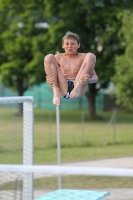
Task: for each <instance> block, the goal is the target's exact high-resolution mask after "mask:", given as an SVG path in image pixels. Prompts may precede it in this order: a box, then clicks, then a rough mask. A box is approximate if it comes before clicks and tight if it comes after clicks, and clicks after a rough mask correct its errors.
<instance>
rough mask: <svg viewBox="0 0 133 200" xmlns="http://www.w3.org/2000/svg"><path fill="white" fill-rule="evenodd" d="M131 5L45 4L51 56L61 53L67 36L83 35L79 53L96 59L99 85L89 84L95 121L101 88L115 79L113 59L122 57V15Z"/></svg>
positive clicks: (116, 0)
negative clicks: (69, 32)
mask: <svg viewBox="0 0 133 200" xmlns="http://www.w3.org/2000/svg"><path fill="white" fill-rule="evenodd" d="M131 4H132V2H131V1H124V0H123V1H121V0H108V1H105V0H101V1H99V0H70V1H69V0H68V1H60V0H56V1H55V0H51V1H48V0H45V13H46V16H47V18H48V21H49V25H50V26H49V29H48V35H49V44H50V46H51V49H50V52H49V53H55V52H56V51H59V52H61V51H62V49H61V38H62V37H63V36H64V34H65V32H67V31H68V30H69V31H72V32H76V33H78V34H79V35H80V38H81V48H80V52H92V53H94V54H95V55H96V57H97V63H96V72H97V74H98V76H99V82H98V84H89V93H88V94H87V98H88V102H89V109H88V110H89V113H88V116H89V117H90V118H95V117H96V109H95V99H96V95H97V93H98V91H99V89H101V88H106V87H107V86H108V83H109V82H110V79H111V77H112V76H113V75H114V57H115V55H116V54H118V55H119V54H121V53H123V49H122V48H121V46H120V44H119V39H118V37H117V32H118V30H119V28H120V27H121V19H120V18H119V19H118V18H117V15H118V13H119V12H121V11H122V10H123V9H124V8H126V9H127V8H128V7H130V6H131Z"/></svg>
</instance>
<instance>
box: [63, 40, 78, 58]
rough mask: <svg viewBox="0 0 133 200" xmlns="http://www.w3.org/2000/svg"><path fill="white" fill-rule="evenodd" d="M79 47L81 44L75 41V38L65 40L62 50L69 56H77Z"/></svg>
mask: <svg viewBox="0 0 133 200" xmlns="http://www.w3.org/2000/svg"><path fill="white" fill-rule="evenodd" d="M79 47H80V44H78V42H77V40H75V39H74V38H69V39H64V42H63V44H62V48H63V49H64V51H65V53H66V54H68V55H73V54H75V53H76V52H77V49H78V48H79Z"/></svg>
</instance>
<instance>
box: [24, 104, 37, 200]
mask: <svg viewBox="0 0 133 200" xmlns="http://www.w3.org/2000/svg"><path fill="white" fill-rule="evenodd" d="M33 110H34V109H33V102H31V101H28V102H24V103H23V137H24V139H23V165H33V142H34V141H33V137H34V131H33V116H34V114H33V113H34V111H33ZM33 199H34V194H33V174H32V173H24V175H23V200H33Z"/></svg>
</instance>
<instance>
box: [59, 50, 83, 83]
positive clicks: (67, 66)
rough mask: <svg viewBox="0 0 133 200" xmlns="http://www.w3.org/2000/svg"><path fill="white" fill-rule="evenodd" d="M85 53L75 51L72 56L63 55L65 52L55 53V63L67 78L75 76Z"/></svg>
mask: <svg viewBox="0 0 133 200" xmlns="http://www.w3.org/2000/svg"><path fill="white" fill-rule="evenodd" d="M85 55H86V54H85V53H77V54H76V55H74V56H71V55H70V56H69V55H65V53H60V54H56V55H55V58H56V60H57V63H58V64H59V67H60V69H61V71H62V73H63V75H64V77H65V78H66V79H67V80H68V79H75V78H76V76H77V74H78V72H79V70H80V67H81V65H82V63H83V61H84V58H85Z"/></svg>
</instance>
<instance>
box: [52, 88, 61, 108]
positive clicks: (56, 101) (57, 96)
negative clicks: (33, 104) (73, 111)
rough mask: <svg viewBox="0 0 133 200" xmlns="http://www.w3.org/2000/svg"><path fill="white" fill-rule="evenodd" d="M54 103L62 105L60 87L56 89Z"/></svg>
mask: <svg viewBox="0 0 133 200" xmlns="http://www.w3.org/2000/svg"><path fill="white" fill-rule="evenodd" d="M53 104H54V105H56V106H59V105H60V92H59V90H58V89H54V97H53Z"/></svg>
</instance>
